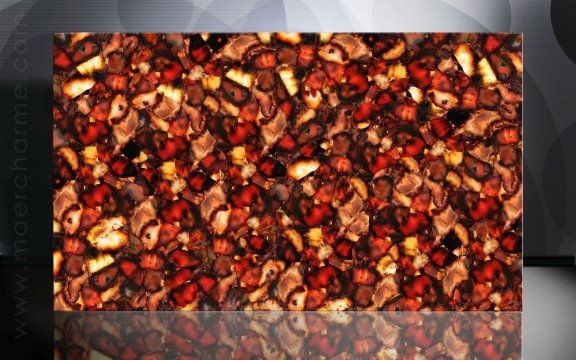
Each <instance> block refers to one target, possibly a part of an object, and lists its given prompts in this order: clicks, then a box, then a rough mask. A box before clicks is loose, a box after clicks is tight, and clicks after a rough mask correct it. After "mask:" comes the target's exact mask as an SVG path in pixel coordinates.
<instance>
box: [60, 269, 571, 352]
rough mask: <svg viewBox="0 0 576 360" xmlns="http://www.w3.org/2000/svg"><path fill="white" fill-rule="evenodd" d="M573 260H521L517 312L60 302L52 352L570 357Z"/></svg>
mask: <svg viewBox="0 0 576 360" xmlns="http://www.w3.org/2000/svg"><path fill="white" fill-rule="evenodd" d="M575 270H576V269H574V268H526V269H524V271H525V273H524V278H525V290H524V312H523V313H503V312H501V313H493V312H484V313H469V312H462V313H453V312H445V313H440V312H435V313H423V312H402V313H393V312H364V313H358V312H346V313H316V312H300V313H269V312H268V313H263V312H252V313H196V312H156V313H154V312H149V313H144V312H138V313H133V312H131V313H118V312H111V313H110V312H108V313H95V312H84V313H71V312H65V313H60V312H59V313H56V315H55V327H56V329H55V341H56V347H55V358H56V359H66V358H76V357H75V355H80V354H84V355H88V356H85V357H79V358H91V359H93V358H99V357H98V356H100V358H104V359H106V358H126V359H137V358H141V359H204V358H208V359H259V358H270V359H289V358H303V359H315V358H317V359H320V358H326V359H355V358H374V359H404V358H408V359H520V358H523V359H570V358H573V356H574V355H573V354H574V350H575V349H576V345H574V343H575V342H574V335H573V334H574V333H575V331H576V316H574V315H573V314H574V313H576V312H574V310H576V304H575V303H574V301H573V299H574V295H576V286H575V285H576V271H575ZM522 329H523V331H522Z"/></svg>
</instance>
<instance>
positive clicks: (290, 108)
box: [53, 33, 522, 310]
mask: <svg viewBox="0 0 576 360" xmlns="http://www.w3.org/2000/svg"><path fill="white" fill-rule="evenodd" d="M521 47H522V38H521V36H520V35H515V34H473V33H466V34H439V33H435V34H298V33H290V34H286V33H277V34H275V33H258V34H178V33H173V34H140V35H136V34H85V33H83V34H79V33H78V34H56V35H55V37H54V107H53V116H54V133H53V138H54V196H53V204H54V233H55V237H54V277H55V303H54V308H55V309H58V310H73V309H76V310H87V309H91V310H136V309H139V310H172V309H189V310H241V309H246V310H248V309H250V310H273V309H286V310H378V309H384V310H393V309H401V310H423V309H432V310H520V309H521V303H522V291H521V290H522V277H521V266H522V257H521V251H522V237H521V235H522V129H521V123H522V121H521V116H522V112H521V104H522V94H521V90H522V53H521Z"/></svg>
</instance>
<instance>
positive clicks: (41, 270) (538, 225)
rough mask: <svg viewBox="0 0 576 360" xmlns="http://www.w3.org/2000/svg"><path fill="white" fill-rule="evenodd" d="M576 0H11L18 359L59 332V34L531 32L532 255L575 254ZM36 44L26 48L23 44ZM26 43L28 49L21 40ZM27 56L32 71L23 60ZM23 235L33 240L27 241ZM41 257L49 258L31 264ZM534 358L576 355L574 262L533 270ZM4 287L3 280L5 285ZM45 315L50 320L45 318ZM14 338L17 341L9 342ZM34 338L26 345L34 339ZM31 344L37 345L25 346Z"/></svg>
mask: <svg viewBox="0 0 576 360" xmlns="http://www.w3.org/2000/svg"><path fill="white" fill-rule="evenodd" d="M574 4H576V2H574ZM575 15H576V5H573V4H572V1H570V0H524V1H522V0H484V1H473V0H443V1H442V0H417V1H411V2H409V4H408V2H406V1H377V0H355V1H352V0H351V1H343V0H308V1H304V0H285V1H273V0H248V1H242V2H240V1H234V0H220V1H214V0H199V1H192V0H179V1H177V0H165V1H162V0H142V1H137V0H133V1H123V0H118V1H94V2H88V1H78V0H76V1H72V0H67V1H58V2H56V1H49V0H24V1H16V0H0V99H1V100H0V255H2V256H0V265H5V264H2V261H3V259H5V258H4V256H10V255H15V254H14V250H15V248H14V243H15V241H16V240H17V237H16V235H15V234H14V230H13V226H12V224H13V222H14V221H15V215H14V203H15V200H14V190H15V189H14V185H13V177H14V176H15V174H16V172H15V171H13V170H10V169H11V168H12V167H13V158H14V157H15V156H16V155H17V154H15V151H14V140H13V135H14V133H15V124H14V112H15V105H16V104H17V103H18V101H17V99H16V98H15V96H14V89H15V87H16V86H18V85H23V86H26V88H27V89H28V95H27V97H26V99H25V100H24V101H23V103H25V105H26V119H27V123H26V125H25V126H24V130H25V131H26V135H25V138H26V139H27V140H28V148H27V149H26V153H25V154H24V156H25V158H26V166H27V171H26V173H27V174H28V184H27V187H26V196H27V199H26V200H25V203H26V204H27V205H28V208H29V209H28V214H27V215H26V217H25V221H27V222H28V232H27V234H26V235H25V242H21V243H20V245H21V246H20V255H21V256H24V257H25V258H26V259H27V262H18V261H16V263H14V264H12V265H8V269H9V270H8V271H7V272H5V273H3V274H2V276H1V277H0V278H2V280H6V282H5V283H6V284H7V285H8V286H2V287H1V288H0V300H4V299H8V300H9V301H13V300H14V299H13V297H14V294H15V293H16V291H17V289H18V286H19V285H18V284H17V283H16V280H15V278H14V275H13V274H14V273H17V272H18V273H19V274H20V276H24V277H25V278H26V281H27V282H26V284H25V285H26V287H25V289H24V291H23V293H22V294H21V295H22V296H25V297H26V299H27V303H26V311H25V312H24V314H23V315H13V318H10V319H9V321H6V322H5V321H4V320H3V321H0V330H1V332H2V334H4V331H7V332H9V331H11V330H13V329H11V327H12V325H13V324H14V322H13V320H15V319H16V318H17V316H20V319H21V320H22V321H24V322H26V324H27V335H26V336H25V337H23V338H21V339H19V340H17V341H13V342H12V345H14V346H16V347H18V348H21V349H22V350H21V351H22V352H21V355H22V356H19V358H22V359H28V358H30V359H43V358H50V356H48V357H45V356H44V355H41V354H45V352H44V351H45V350H48V351H50V349H51V345H50V344H51V341H52V335H51V334H52V333H53V331H52V322H51V320H48V319H51V316H52V310H51V306H50V304H49V303H47V304H44V303H43V302H44V300H46V299H45V298H47V300H46V301H50V300H51V283H52V274H51V273H50V271H49V270H47V269H50V268H51V265H50V263H51V259H50V257H49V254H50V253H51V251H52V242H51V218H52V205H51V189H52V183H51V171H52V170H51V167H52V166H51V165H52V164H51V138H50V136H49V135H48V134H50V133H51V121H52V119H51V112H50V108H51V84H52V80H51V74H52V51H51V43H52V34H53V33H54V32H73V31H105V32H111V31H121V32H141V31H178V32H195V31H217V32H240V31H256V30H259V31H310V32H318V31H340V32H346V31H353V32H368V31H374V32H419V31H455V32H459V31H470V32H522V33H524V64H525V66H524V104H523V107H524V119H523V121H524V165H525V168H524V189H525V191H524V194H525V195H524V219H525V221H524V240H525V241H524V254H525V255H527V256H554V255H574V254H575V253H576V221H573V219H576V216H575V215H576V187H574V186H572V184H573V183H575V182H576V166H575V165H576V158H574V157H573V156H571V155H572V154H574V153H576V141H575V140H576V121H575V120H576V118H575V114H576V91H575V90H576V65H575V63H574V60H576V41H574V40H572V38H576V37H575V36H574V34H576V17H575ZM22 42H25V43H26V49H25V51H24V52H23V53H20V54H19V53H17V52H16V50H15V45H17V44H22ZM20 50H22V48H21V49H20ZM18 59H25V60H26V61H27V69H26V71H25V72H18V71H16V70H15V61H18ZM20 240H22V239H20ZM33 258H41V259H39V260H38V261H36V260H35V261H36V262H34V261H32V260H33ZM524 279H525V291H524V300H525V302H524V310H525V312H524V314H523V325H524V341H523V356H524V358H526V359H570V358H575V355H574V354H576V342H575V341H574V335H573V334H574V333H576V316H575V315H573V314H576V311H575V310H576V303H575V302H574V301H573V299H574V298H575V296H576V286H574V284H575V283H574V281H575V280H576V271H575V268H563V269H545V268H528V269H526V270H525V271H524ZM3 285H4V284H3ZM39 319H47V320H42V321H39ZM9 339H10V338H8V340H9ZM24 344H26V345H24ZM25 346H26V347H25Z"/></svg>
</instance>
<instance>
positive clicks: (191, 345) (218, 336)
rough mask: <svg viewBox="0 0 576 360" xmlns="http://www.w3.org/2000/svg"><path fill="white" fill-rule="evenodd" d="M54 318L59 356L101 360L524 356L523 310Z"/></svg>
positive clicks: (105, 314) (107, 314) (68, 314)
mask: <svg viewBox="0 0 576 360" xmlns="http://www.w3.org/2000/svg"><path fill="white" fill-rule="evenodd" d="M55 323H56V335H55V340H56V346H55V359H65V358H69V357H71V356H73V355H80V354H83V355H86V353H87V352H90V358H98V359H100V358H107V357H110V358H140V356H142V355H143V354H147V355H148V356H149V357H147V359H148V358H150V359H165V358H166V359H168V358H170V359H175V358H186V359H192V358H194V359H196V358H206V357H207V356H208V357H210V358H218V359H220V358H222V359H224V358H225V359H232V358H234V359H256V358H258V359H260V358H265V359H268V358H274V359H284V358H312V357H314V356H325V357H326V358H331V359H332V358H339V359H353V358H373V357H375V358H380V359H382V358H384V359H389V358H390V359H396V358H397V356H398V355H409V357H410V358H420V357H418V356H423V357H422V358H426V359H436V358H451V359H471V358H472V359H475V358H481V359H519V358H520V353H521V313H517V312H500V313H495V312H483V313H454V312H432V313H423V312H401V313H400V312H292V313H287V312H245V313H241V312H211V313H207V312H204V313H197V312H194V313H191V312H186V313H182V312H178V313H177V312H139V313H127V312H124V313H113V312H99V313H95V312H83V313H78V312H76V313H71V312H57V313H56V314H55ZM102 355H105V356H102ZM182 355H186V356H182ZM98 356H102V357H98ZM179 356H182V357H179ZM74 358H75V357H74ZM82 358H84V356H82Z"/></svg>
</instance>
